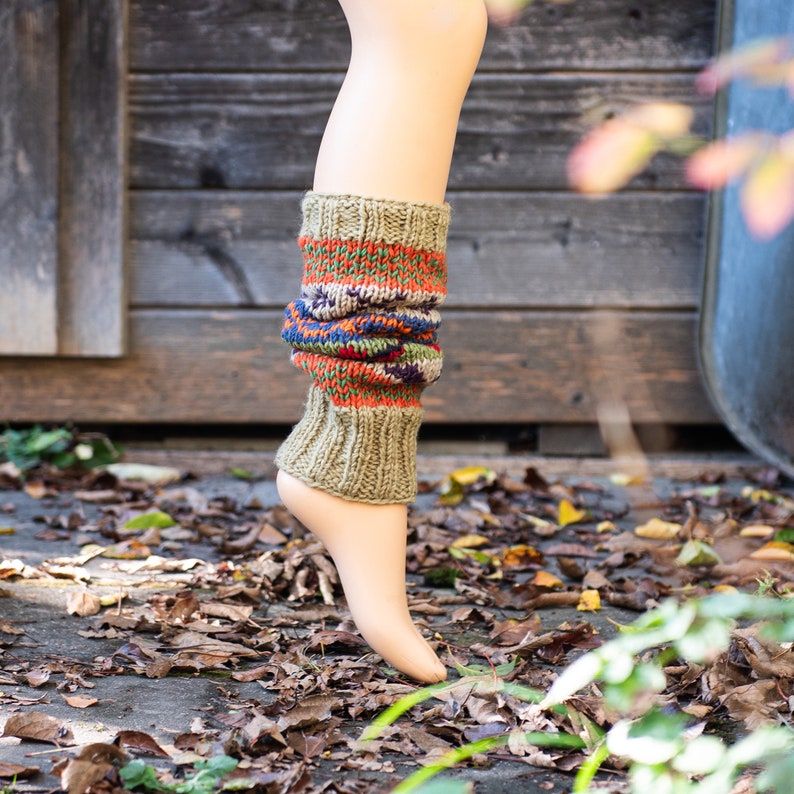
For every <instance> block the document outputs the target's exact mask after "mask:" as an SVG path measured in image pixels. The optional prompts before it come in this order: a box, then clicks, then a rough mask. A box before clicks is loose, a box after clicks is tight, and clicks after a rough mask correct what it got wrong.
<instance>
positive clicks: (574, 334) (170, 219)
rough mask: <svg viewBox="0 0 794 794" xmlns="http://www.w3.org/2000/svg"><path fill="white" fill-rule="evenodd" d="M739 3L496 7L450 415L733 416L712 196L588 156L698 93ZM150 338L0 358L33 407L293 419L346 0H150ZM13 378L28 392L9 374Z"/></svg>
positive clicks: (461, 246)
mask: <svg viewBox="0 0 794 794" xmlns="http://www.w3.org/2000/svg"><path fill="white" fill-rule="evenodd" d="M715 5H716V0H697V1H696V2H693V0H574V2H572V3H570V4H565V5H560V4H547V3H545V2H542V0H537V2H536V3H535V4H534V5H532V6H531V7H529V8H528V9H527V11H526V12H525V13H524V15H523V16H522V18H521V20H520V22H519V23H518V24H516V25H514V26H512V27H510V28H508V29H503V30H502V29H492V30H491V31H490V33H489V36H488V40H487V43H486V48H485V54H484V57H483V60H482V63H481V67H480V70H479V72H478V74H477V76H476V77H475V79H474V82H473V85H472V87H471V90H470V92H469V95H468V97H467V100H466V103H465V106H464V109H463V113H462V116H461V124H460V131H459V136H458V143H457V147H456V152H455V157H454V161H453V169H452V174H451V178H450V193H449V200H450V202H451V204H452V206H453V211H454V215H453V224H452V229H451V236H450V244H449V266H450V296H449V300H448V303H447V307H446V311H445V324H444V329H443V339H442V342H443V345H444V347H445V349H446V353H447V359H446V367H445V376H444V378H443V379H442V381H441V382H440V383H439V384H437V385H436V386H434V387H433V388H432V389H430V390H428V392H427V393H426V400H425V404H426V408H427V414H428V419H429V420H430V421H433V422H441V423H443V422H520V423H547V422H562V423H566V422H592V421H594V420H595V418H596V410H597V406H598V404H599V402H600V401H602V400H614V399H618V400H623V401H624V402H625V404H626V405H627V407H628V408H629V411H630V413H631V416H632V419H633V420H634V421H636V422H647V423H684V424H687V423H703V422H713V421H715V415H714V413H713V411H712V409H711V407H710V405H709V403H708V400H707V398H706V396H705V394H704V391H703V388H702V386H701V383H700V377H699V374H698V372H697V366H696V353H695V338H696V333H695V327H696V316H695V311H696V306H697V303H698V300H699V282H700V270H701V266H702V260H703V237H704V220H705V219H704V200H703V197H702V196H700V195H697V194H695V193H693V192H691V191H690V190H689V189H688V188H687V186H686V184H685V181H684V178H683V175H682V168H681V165H680V163H678V162H677V161H675V160H673V159H671V158H664V157H662V158H659V159H658V161H656V162H655V163H654V164H653V166H652V168H651V169H650V170H649V171H648V172H646V173H645V174H644V175H643V176H642V177H640V178H638V179H637V180H635V182H634V183H633V184H632V185H631V188H630V189H629V190H627V191H626V192H624V193H621V194H619V195H616V196H613V197H611V198H609V199H606V200H603V201H599V202H594V201H591V200H587V199H584V198H582V197H579V196H577V195H574V194H572V193H571V192H569V191H568V189H567V186H566V183H565V178H564V161H565V157H566V154H567V152H568V151H569V150H570V148H571V147H572V146H573V144H574V143H575V142H576V141H577V140H578V139H579V138H580V137H581V136H582V135H583V134H584V132H585V131H586V129H587V128H588V127H589V126H591V125H592V124H593V123H595V122H596V121H598V120H599V119H602V118H604V117H607V116H609V115H610V114H613V113H616V112H620V110H621V109H623V108H625V107H627V106H629V105H631V104H633V103H635V102H638V101H642V100H646V99H649V98H659V99H662V98H663V99H672V100H682V101H685V102H688V103H690V104H693V105H694V106H695V107H696V110H697V118H698V121H697V125H698V129H699V130H700V131H701V132H708V130H709V125H710V115H711V107H710V104H709V103H708V102H707V101H705V100H701V99H698V98H697V97H696V96H695V95H694V92H693V88H692V82H693V75H694V73H695V71H696V70H697V69H698V67H699V66H701V65H702V64H703V63H704V62H705V61H706V60H707V58H708V57H709V56H710V54H711V51H712V47H713V26H714V15H715ZM130 26H131V27H130V34H129V35H130V59H131V70H132V71H131V75H130V80H129V102H130V105H129V108H130V118H131V129H130V147H131V148H130V174H129V188H130V196H129V197H130V205H129V206H130V224H129V227H130V228H129V257H130V272H131V284H130V289H131V295H130V320H131V325H130V334H131V337H130V353H129V355H128V356H127V357H126V358H125V359H122V360H119V361H101V360H93V361H82V362H75V361H68V360H63V359H53V360H50V361H48V362H42V361H32V360H25V359H18V360H0V388H2V386H3V384H4V383H5V384H6V385H7V384H8V382H9V378H8V376H9V374H10V370H9V367H11V368H13V374H14V378H15V379H16V382H15V388H14V389H13V390H12V392H11V393H6V394H4V395H0V399H1V400H2V403H0V404H3V405H5V406H6V412H7V417H6V418H9V419H16V420H32V419H50V420H53V419H67V418H69V419H76V420H78V421H83V422H85V421H94V422H97V421H102V422H105V421H111V422H149V421H156V422H196V423H201V422H214V423H217V422H229V423H236V422H258V423H270V422H273V423H282V422H291V421H294V420H295V419H296V418H297V417H298V415H299V412H300V403H301V401H302V397H303V395H304V393H305V390H306V387H307V381H306V379H305V376H303V375H301V374H300V373H297V372H295V371H293V370H292V369H291V367H290V366H289V364H288V361H287V351H286V349H285V348H284V347H283V346H282V344H281V343H280V342H279V339H278V334H279V327H280V322H281V308H282V306H283V305H284V303H285V302H286V301H288V300H290V299H291V298H292V297H293V296H294V294H295V292H296V289H297V284H298V281H299V278H300V261H299V257H298V254H297V250H296V247H295V244H294V236H295V233H296V231H297V228H298V224H299V215H298V203H299V200H300V196H301V193H302V192H303V191H304V190H306V189H307V188H308V187H309V186H310V184H311V178H312V169H313V160H314V156H315V153H316V150H317V146H318V144H319V140H320V136H321V134H322V130H323V126H324V124H325V120H326V118H327V115H328V113H329V110H330V108H331V104H332V102H333V99H334V96H335V93H336V91H337V90H338V88H339V85H340V84H341V80H342V77H343V73H344V69H345V66H346V63H347V56H348V40H347V32H346V26H345V23H344V20H343V17H342V15H341V13H340V11H339V10H338V8H337V6H336V3H335V2H333V0H261V1H260V2H257V3H255V4H254V3H250V2H244V0H173V2H169V3H163V2H160V0H131V8H130ZM6 391H7V392H8V389H6Z"/></svg>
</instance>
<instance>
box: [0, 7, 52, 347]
mask: <svg viewBox="0 0 794 794" xmlns="http://www.w3.org/2000/svg"><path fill="white" fill-rule="evenodd" d="M0 59H2V65H0V241H2V244H1V245H0V281H2V286H1V287H0V354H26V355H46V354H52V353H54V352H55V351H56V349H57V287H58V283H57V264H58V253H57V216H58V2H57V0H4V1H3V2H2V3H0Z"/></svg>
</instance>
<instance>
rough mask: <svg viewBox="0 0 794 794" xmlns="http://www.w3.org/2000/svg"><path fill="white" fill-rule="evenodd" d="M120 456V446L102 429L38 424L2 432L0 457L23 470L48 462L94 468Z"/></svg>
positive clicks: (63, 467)
mask: <svg viewBox="0 0 794 794" xmlns="http://www.w3.org/2000/svg"><path fill="white" fill-rule="evenodd" d="M120 456H121V450H120V449H119V448H118V447H117V446H116V445H114V444H113V443H111V441H110V440H108V438H107V437H106V436H104V435H102V434H101V433H79V432H77V431H76V430H72V429H68V428H65V427H56V428H52V429H45V428H43V427H41V425H35V426H33V427H31V428H28V429H24V430H14V429H12V428H7V429H6V430H5V431H3V433H2V434H0V461H9V462H11V463H13V464H14V465H15V466H16V467H17V468H18V469H19V470H20V471H21V472H23V473H24V472H27V471H30V470H31V469H34V468H36V467H37V466H41V465H42V464H45V463H48V464H50V465H52V466H55V467H56V468H58V469H68V468H69V467H71V466H78V467H80V468H84V469H92V468H94V467H95V466H103V465H105V464H107V463H112V462H113V461H116V460H118V459H119V457H120Z"/></svg>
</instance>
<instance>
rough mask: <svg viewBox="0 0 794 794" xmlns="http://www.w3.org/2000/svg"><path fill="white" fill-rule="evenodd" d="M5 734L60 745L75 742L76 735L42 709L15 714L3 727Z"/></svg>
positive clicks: (68, 744) (63, 745) (69, 744)
mask: <svg viewBox="0 0 794 794" xmlns="http://www.w3.org/2000/svg"><path fill="white" fill-rule="evenodd" d="M3 736H16V737H17V738H18V739H31V740H33V741H37V742H49V743H50V744H54V745H56V746H58V747H68V746H71V745H73V744H74V736H73V735H72V731H71V730H70V729H69V727H68V726H66V725H64V724H63V723H62V722H61V721H60V720H56V719H55V717H50V716H49V715H47V714H42V713H41V712H40V711H28V712H27V713H25V714H14V715H12V716H11V717H9V718H8V719H7V720H6V724H5V727H4V728H3Z"/></svg>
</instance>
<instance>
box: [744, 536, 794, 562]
mask: <svg viewBox="0 0 794 794" xmlns="http://www.w3.org/2000/svg"><path fill="white" fill-rule="evenodd" d="M750 558H751V559H753V560H794V544H791V543H785V542H784V541H780V540H771V541H769V543H765V544H764V545H763V546H761V548H760V549H756V550H755V551H754V552H752V553H751V554H750Z"/></svg>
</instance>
